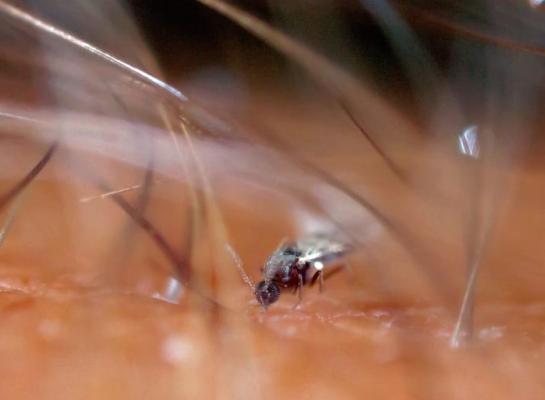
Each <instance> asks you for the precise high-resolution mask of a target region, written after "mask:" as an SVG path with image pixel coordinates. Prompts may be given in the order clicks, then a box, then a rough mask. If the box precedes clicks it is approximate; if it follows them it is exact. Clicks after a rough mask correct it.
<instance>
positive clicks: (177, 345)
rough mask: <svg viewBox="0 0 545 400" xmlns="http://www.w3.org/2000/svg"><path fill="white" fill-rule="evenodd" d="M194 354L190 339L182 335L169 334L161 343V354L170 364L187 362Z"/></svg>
mask: <svg viewBox="0 0 545 400" xmlns="http://www.w3.org/2000/svg"><path fill="white" fill-rule="evenodd" d="M193 355H194V349H193V346H192V345H191V343H190V341H189V340H187V339H186V338H184V337H183V336H169V337H167V338H166V339H165V340H164V341H163V343H162V345H161V356H162V358H163V360H164V361H166V362H167V363H169V364H172V365H180V364H182V363H185V362H188V361H189V360H190V359H191V358H192V357H193Z"/></svg>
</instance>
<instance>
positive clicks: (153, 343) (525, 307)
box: [0, 97, 545, 399]
mask: <svg viewBox="0 0 545 400" xmlns="http://www.w3.org/2000/svg"><path fill="white" fill-rule="evenodd" d="M256 99H259V97H256ZM210 104H211V105H210V106H211V107H213V101H211V102H210ZM252 104H253V105H252V107H255V108H259V107H261V106H260V105H259V104H260V103H259V101H258V100H256V102H254V103H252ZM267 107H268V111H264V110H263V109H261V111H260V113H261V114H260V115H262V116H263V121H267V118H270V119H271V120H272V121H275V124H277V125H276V126H277V127H278V126H280V125H282V124H283V125H284V126H291V127H292V128H293V124H294V123H293V121H282V120H281V118H279V117H278V114H276V113H280V114H282V113H283V112H284V111H283V107H282V106H278V107H277V108H275V107H272V108H271V107H270V103H268V106H267ZM293 107H297V106H296V105H293ZM309 107H311V108H316V107H317V108H318V109H319V107H321V105H316V104H313V105H310V106H309ZM267 113H268V114H267ZM250 114H251V113H250ZM307 115H313V116H314V117H313V118H311V119H308V120H305V119H301V120H298V122H297V125H298V127H299V128H300V131H303V130H304V132H312V134H316V131H315V128H316V127H319V126H321V127H322V129H325V128H323V126H324V125H323V124H330V125H331V124H333V125H334V124H338V125H339V126H340V127H339V129H347V126H349V125H347V124H346V122H341V121H342V120H343V118H339V120H334V119H333V120H332V119H331V118H330V115H329V114H328V111H326V110H324V111H322V112H316V113H313V114H310V113H309V114H307ZM318 115H321V116H322V117H323V121H320V118H321V117H317V116H318ZM316 129H319V128H316ZM14 146H18V152H19V153H18V154H20V156H19V157H18V160H19V162H20V163H21V167H20V170H22V169H23V166H28V165H31V163H32V160H34V159H35V158H36V156H37V154H39V153H38V152H37V151H35V149H34V151H30V150H29V151H28V153H29V154H28V157H25V151H26V150H25V148H32V146H26V147H25V145H24V143H23V145H21V144H20V143H19V144H17V143H16V144H14ZM61 151H62V150H61ZM405 151H407V152H409V153H410V152H411V151H415V150H410V149H409V150H405ZM64 156H65V154H64V153H59V154H57V155H56V158H55V159H53V161H52V162H51V164H50V165H49V166H48V167H47V168H48V169H46V170H45V171H44V178H43V179H39V180H38V181H37V182H35V183H34V184H33V186H32V187H31V189H30V191H29V193H28V195H26V196H25V199H24V202H23V205H22V206H21V208H20V210H19V211H18V216H17V218H16V220H15V222H14V224H13V226H12V227H11V228H10V231H9V236H8V237H7V240H6V241H5V242H4V243H3V246H2V252H1V269H0V286H1V292H0V310H1V311H0V312H1V315H2V320H3V324H2V329H0V355H1V360H2V361H1V362H0V397H2V398H14V399H35V398H41V399H58V398H61V397H62V398H64V397H70V398H73V399H92V398H93V399H94V398H108V399H129V398H130V399H138V398H146V399H149V398H157V399H179V398H248V397H253V398H263V399H278V398H293V397H298V398H309V399H310V398H312V399H320V398H324V399H330V398H347V399H348V398H354V399H356V398H362V397H369V398H381V399H437V398H442V399H467V398H485V397H486V398H496V399H512V398H528V399H530V398H539V396H540V394H542V393H543V390H544V388H543V384H542V380H541V379H540V376H542V373H543V371H542V369H543V367H542V364H543V363H542V359H543V356H544V355H543V352H544V347H543V345H542V342H543V334H542V332H543V331H544V330H543V327H544V326H543V323H544V321H545V319H544V315H545V314H544V312H545V309H544V307H543V301H542V299H541V295H540V290H539V288H540V287H542V284H541V283H542V282H541V281H542V280H543V278H542V276H541V275H540V274H539V272H538V271H539V265H538V264H539V263H538V260H539V258H540V255H539V250H537V249H538V247H539V246H538V245H537V243H538V242H539V240H538V239H537V237H538V236H539V235H538V233H537V232H539V230H540V229H541V228H540V226H541V224H540V221H539V220H537V221H534V222H533V223H529V224H525V229H524V232H523V233H522V235H524V236H523V237H524V244H520V242H517V240H515V239H513V237H512V232H514V231H517V229H519V228H517V226H518V225H519V222H518V221H520V220H521V219H522V220H526V221H528V218H530V216H529V215H528V214H530V215H533V214H532V210H530V209H527V208H525V207H522V205H523V204H526V205H528V206H531V205H533V204H534V203H535V200H534V199H535V196H539V193H538V191H539V189H538V186H537V185H535V182H536V180H539V179H542V177H541V175H542V171H541V169H540V168H535V167H522V168H519V169H517V171H516V172H513V171H510V172H509V177H510V178H509V179H510V180H511V181H513V180H514V181H515V182H516V186H517V188H518V189H517V191H516V192H514V194H513V200H511V202H510V206H509V207H506V208H505V209H506V211H504V212H503V213H502V215H503V217H502V221H503V222H501V224H500V227H501V230H498V233H497V234H496V235H495V243H502V246H499V247H498V246H497V245H493V246H492V250H491V251H490V252H489V253H490V254H489V256H488V258H487V260H488V261H487V262H486V263H485V268H484V270H483V271H482V274H481V279H480V283H479V286H478V288H479V289H478V292H477V299H478V302H477V309H476V312H475V329H474V335H473V337H472V338H471V339H470V340H469V341H468V343H467V344H466V345H465V346H462V348H459V349H453V348H451V347H450V346H449V339H450V335H451V334H452V329H453V325H454V321H455V316H456V308H457V305H458V303H459V297H458V296H461V293H462V289H463V283H464V276H465V268H466V266H465V264H463V263H459V264H457V263H454V262H453V263H452V265H450V266H449V268H443V267H442V266H441V265H435V266H434V267H433V268H435V270H436V271H438V272H439V275H438V276H444V274H446V275H447V276H448V280H449V285H447V287H448V289H449V290H451V292H449V296H450V293H454V297H449V296H443V294H444V293H443V294H442V293H437V287H439V285H440V282H435V281H433V280H430V279H429V277H428V276H426V273H425V272H424V270H423V269H418V268H411V267H407V266H406V265H407V264H408V263H410V262H412V261H407V260H408V257H409V256H408V255H407V254H406V253H403V252H400V251H399V249H398V248H397V247H396V246H397V245H396V244H395V242H396V241H398V240H399V239H397V238H396V237H395V235H391V234H389V233H388V232H387V231H381V233H380V234H379V236H378V237H377V238H375V239H374V240H373V241H370V242H369V243H367V244H368V246H367V247H366V248H368V247H369V246H370V249H369V250H366V248H364V249H363V250H359V251H357V252H356V254H355V255H352V256H349V257H348V263H349V265H350V268H347V269H345V270H343V271H342V272H341V273H339V274H337V275H335V276H334V277H332V278H331V279H330V280H327V281H326V285H325V290H324V292H323V293H319V292H318V290H317V289H316V288H313V289H310V288H305V290H304V298H303V302H302V303H301V304H300V305H299V306H298V308H297V309H293V305H294V303H295V302H296V298H295V297H294V296H293V295H292V294H291V293H283V294H282V296H281V299H280V300H279V302H278V303H275V304H274V305H272V306H271V307H270V308H269V309H268V310H266V311H265V310H262V309H261V308H260V307H259V306H258V305H257V303H256V302H255V300H254V299H253V295H252V292H251V290H250V289H249V288H248V287H247V286H245V285H244V283H243V282H242V279H241V278H240V276H239V275H238V272H237V270H236V269H235V268H234V267H233V265H232V263H231V262H230V261H229V259H228V258H224V257H219V258H217V259H215V260H213V261H209V260H208V261H206V257H204V258H205V259H204V260H203V259H201V258H200V257H199V255H198V254H197V255H196V256H195V257H196V260H197V261H196V264H195V265H194V272H193V274H194V275H193V278H192V279H195V280H196V281H197V282H199V283H198V285H192V286H191V287H188V288H187V289H185V290H184V291H183V293H182V295H181V296H179V297H177V298H175V299H169V300H170V302H169V301H165V300H164V299H162V298H159V297H157V296H153V293H156V292H157V291H159V292H160V290H161V288H162V287H164V284H165V282H166V281H167V280H168V279H169V276H173V274H172V271H171V270H169V264H168V262H166V261H165V259H164V258H163V256H162V255H161V253H160V252H158V251H157V249H156V247H155V244H154V243H153V241H151V240H149V238H148V237H147V236H146V234H145V233H144V232H142V231H141V230H139V228H138V226H132V227H131V228H129V232H132V233H130V234H128V233H126V232H125V234H120V233H119V232H123V231H122V227H123V226H124V224H125V226H126V225H127V224H128V225H129V226H130V224H131V222H130V219H129V218H127V216H126V215H125V214H123V211H121V210H120V209H119V208H117V207H116V205H115V203H114V202H113V201H111V199H108V198H106V199H95V200H92V201H90V202H89V203H84V205H82V204H81V203H78V202H77V201H76V200H77V196H80V197H81V196H82V193H86V194H88V195H93V194H96V193H97V189H96V187H93V186H92V185H90V184H89V183H88V182H87V183H82V181H84V180H82V181H80V178H78V177H76V178H75V181H73V182H69V181H66V180H64V181H60V182H59V181H57V180H55V179H54V178H55V176H56V175H55V173H57V174H59V169H61V170H62V168H63V165H64V164H63V161H62V160H63V157H64ZM350 157H351V155H350V154H348V152H344V153H343V152H341V150H339V151H337V152H335V153H334V154H332V155H330V157H329V159H328V161H329V162H330V163H331V165H333V164H334V162H335V159H337V158H338V159H340V161H342V163H344V164H347V163H348V164H349V163H350V162H352V161H350V160H351V158H350ZM404 157H405V158H404V159H405V160H410V159H411V154H404ZM100 162H102V161H100ZM353 162H354V163H356V161H355V160H353ZM382 162H383V161H382V160H380V159H378V158H375V159H372V160H371V161H367V164H368V165H369V167H370V168H372V167H374V168H375V170H377V171H382V172H380V173H386V174H387V172H384V166H383V164H382ZM445 162H446V161H445ZM63 174H66V171H65V172H63ZM378 175H379V172H377V173H372V174H371V176H375V177H378ZM453 179H454V178H453ZM379 181H380V190H381V191H382V193H388V192H389V191H391V192H392V193H393V192H395V193H397V194H398V196H401V195H400V192H399V189H398V188H397V187H396V184H397V183H396V181H395V180H390V182H388V181H387V180H385V179H380V180H379ZM168 182H170V183H168V184H167V185H166V186H168V188H164V186H165V185H164V184H163V185H162V186H163V187H162V186H161V184H158V185H157V187H158V188H159V189H157V190H159V191H163V193H162V196H159V200H157V201H158V203H154V202H152V203H151V206H150V207H151V208H150V211H149V215H150V216H151V215H152V216H153V221H155V222H156V223H157V224H158V225H160V226H161V229H162V230H163V231H164V232H166V233H165V234H166V236H167V237H168V238H169V240H172V239H173V238H176V229H177V228H178V227H179V223H178V222H175V221H173V219H175V218H172V216H173V213H175V214H176V213H177V212H178V211H173V210H174V209H175V208H176V205H177V204H178V202H179V201H178V199H179V197H176V196H175V194H176V193H179V192H177V191H176V189H174V188H172V187H174V186H176V184H175V183H173V182H171V181H168ZM216 183H217V184H218V186H217V193H219V194H216V196H217V199H218V201H219V204H220V206H221V210H222V214H223V218H224V221H225V222H226V223H227V226H228V227H229V229H230V236H231V238H232V244H233V246H234V248H236V249H237V250H238V251H239V252H240V254H241V255H242V257H243V261H244V263H245V265H246V268H247V271H248V273H249V274H250V276H251V277H252V278H253V279H254V280H257V279H258V278H259V274H260V272H259V267H260V263H262V262H263V260H264V259H265V258H266V257H267V256H268V255H269V254H270V253H271V252H272V251H273V250H274V248H275V247H276V245H277V242H278V241H279V240H280V239H281V238H282V237H283V236H289V235H291V234H292V233H291V231H290V230H292V229H293V227H290V225H292V224H293V220H292V218H293V215H294V214H293V210H290V208H289V207H290V206H289V205H286V204H282V202H281V201H278V200H275V199H273V200H269V201H267V196H266V195H263V194H259V192H253V191H252V190H250V189H248V188H245V187H244V186H241V187H240V188H238V190H236V191H231V192H226V191H222V190H221V189H222V184H221V182H219V181H218V182H216ZM4 186H5V187H7V183H5V184H4ZM171 186H172V187H171ZM74 187H76V188H77V189H75V188H74ZM157 187H154V188H157ZM370 187H372V186H370ZM178 189H179V188H178ZM223 193H225V194H223ZM408 193H410V191H409V192H408ZM454 193H455V191H454ZM449 195H450V196H454V194H453V193H450V194H449ZM125 196H127V198H128V199H129V200H131V201H133V200H134V199H135V198H136V195H135V194H134V193H128V194H126V195H125ZM406 196H407V199H408V200H407V201H411V200H410V194H406ZM59 199H64V200H63V202H60V203H59ZM256 199H259V201H257V203H256ZM398 200H399V201H403V200H402V197H398ZM59 204H61V205H62V207H61V206H59ZM158 204H161V205H158ZM82 207H84V208H82ZM383 209H384V210H385V211H387V210H388V209H387V206H386V205H385V206H384V208H383ZM45 210H47V211H45ZM246 210H247V211H246ZM261 210H268V214H267V215H268V217H260V215H264V214H261ZM446 215H448V213H447V214H446ZM405 217H406V220H405V221H403V222H405V223H407V224H408V225H419V226H421V228H417V229H415V230H414V231H413V233H415V234H416V236H417V237H420V236H418V235H420V234H422V235H424V237H425V236H426V235H429V234H431V235H435V236H436V237H438V238H439V237H441V235H439V234H438V231H440V230H441V229H444V230H445V231H446V230H450V231H453V230H454V231H455V229H456V228H452V229H449V228H448V227H449V226H451V227H455V226H456V221H457V219H458V217H457V216H456V215H454V216H451V220H450V221H449V220H448V218H445V219H443V220H442V221H441V227H437V226H436V225H434V217H433V216H431V217H429V220H427V221H425V220H423V218H425V214H421V213H419V212H418V211H417V210H416V211H415V213H414V215H412V214H409V215H405ZM536 218H538V217H536ZM538 219H539V218H538ZM462 226H463V224H462ZM428 229H436V231H435V232H428V231H427V230H428ZM462 231H463V230H462ZM78 235H79V236H78ZM124 235H128V236H126V237H125V236H124ZM257 235H258V236H257ZM447 237H448V235H447ZM124 238H125V239H126V240H130V241H134V243H135V244H136V246H135V245H129V247H124V245H123V242H124V240H125V239H124ZM127 238H128V239H127ZM203 240H204V239H203ZM518 240H519V241H520V240H522V239H521V238H518ZM436 244H437V246H439V247H441V252H451V253H450V254H447V257H446V258H449V257H450V258H451V259H452V260H457V259H459V258H457V256H456V254H455V252H456V251H459V250H458V249H459V247H457V246H456V245H453V244H452V242H450V241H448V240H446V239H444V237H443V239H441V240H438V242H437V243H436ZM392 246H393V247H392ZM197 248H198V249H199V247H197ZM205 248H206V246H205V247H201V248H200V249H201V250H197V251H203V252H206V250H205ZM525 249H526V250H525ZM528 249H531V250H532V252H531V253H527V254H526V257H527V258H528V260H529V261H527V262H525V263H523V264H520V263H519V261H520V252H521V251H528ZM368 251H370V252H371V253H372V254H373V255H374V257H375V258H373V257H367V256H366V253H367V252H368ZM387 251H392V252H393V253H392V254H388V255H384V252H387ZM142 254H144V256H142ZM358 254H359V255H358ZM381 254H382V255H384V257H381ZM205 256H206V254H205ZM460 258H462V259H463V257H460ZM199 263H200V264H199ZM210 265H212V266H210ZM210 271H215V272H212V275H214V274H215V275H214V276H215V278H214V279H216V280H215V281H214V280H212V281H211V280H210V277H211V276H212V275H210V273H211V272H210ZM225 271H229V272H227V273H226V272H225ZM211 282H215V283H213V284H212V283H211ZM434 283H437V286H435V285H434Z"/></svg>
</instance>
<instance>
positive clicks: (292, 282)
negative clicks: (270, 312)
mask: <svg viewBox="0 0 545 400" xmlns="http://www.w3.org/2000/svg"><path fill="white" fill-rule="evenodd" d="M350 249H351V247H350V246H349V245H348V244H347V243H344V242H341V241H337V240H334V239H332V238H331V237H329V236H327V235H324V234H320V235H312V236H309V237H306V238H303V239H301V240H298V241H296V242H291V243H290V242H283V243H282V244H281V245H280V246H279V247H278V249H276V251H275V252H274V253H273V254H272V255H271V256H270V257H269V259H268V260H267V261H266V262H265V265H264V266H263V268H262V273H263V280H262V281H261V282H259V283H258V284H257V285H256V286H255V296H256V298H257V301H258V302H259V303H260V304H261V305H262V306H263V307H264V308H267V307H268V306H270V305H271V304H273V303H274V302H276V301H277V300H278V298H279V297H280V292H281V291H282V289H293V290H294V291H296V292H297V294H298V297H299V302H300V301H301V299H302V292H303V286H304V285H305V284H307V283H309V284H310V285H311V286H312V285H314V283H316V281H318V282H319V285H320V291H321V290H322V287H323V282H324V268H325V267H326V266H328V265H332V264H335V263H336V262H337V261H339V260H340V259H341V258H342V257H343V256H344V255H345V254H346V253H347V252H348V251H350ZM332 272H334V271H332ZM309 278H310V280H309ZM299 302H297V304H296V305H295V307H296V306H297V305H298V304H299Z"/></svg>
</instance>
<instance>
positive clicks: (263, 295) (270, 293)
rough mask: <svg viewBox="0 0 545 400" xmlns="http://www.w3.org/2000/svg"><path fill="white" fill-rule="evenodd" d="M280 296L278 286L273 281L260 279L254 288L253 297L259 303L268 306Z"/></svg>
mask: <svg viewBox="0 0 545 400" xmlns="http://www.w3.org/2000/svg"><path fill="white" fill-rule="evenodd" d="M279 296H280V288H279V287H278V285H276V283H274V282H266V281H261V282H259V283H258V284H257V286H256V288H255V297H256V299H257V301H259V304H261V305H262V306H263V307H268V306H270V305H271V304H272V303H274V302H275V301H276V300H278V297H279Z"/></svg>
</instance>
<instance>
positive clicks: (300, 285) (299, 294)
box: [293, 274, 304, 310]
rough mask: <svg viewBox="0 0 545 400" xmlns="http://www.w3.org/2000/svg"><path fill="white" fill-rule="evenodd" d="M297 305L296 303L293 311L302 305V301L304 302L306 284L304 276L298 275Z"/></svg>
mask: <svg viewBox="0 0 545 400" xmlns="http://www.w3.org/2000/svg"><path fill="white" fill-rule="evenodd" d="M297 279H298V281H297V289H296V290H297V303H295V304H294V305H293V309H294V310H295V309H296V308H297V307H298V306H299V304H301V301H303V284H304V281H303V275H302V274H298V275H297Z"/></svg>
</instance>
